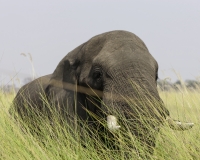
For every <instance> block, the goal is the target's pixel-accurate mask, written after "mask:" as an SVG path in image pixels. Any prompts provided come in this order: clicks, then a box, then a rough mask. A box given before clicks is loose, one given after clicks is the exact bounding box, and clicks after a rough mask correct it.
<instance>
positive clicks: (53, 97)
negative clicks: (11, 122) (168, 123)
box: [13, 31, 169, 154]
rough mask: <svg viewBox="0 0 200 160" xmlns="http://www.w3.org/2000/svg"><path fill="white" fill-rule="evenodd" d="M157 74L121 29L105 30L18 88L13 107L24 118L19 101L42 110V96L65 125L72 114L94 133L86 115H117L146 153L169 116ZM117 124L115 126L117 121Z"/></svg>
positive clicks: (154, 64) (153, 64) (148, 56)
mask: <svg viewBox="0 0 200 160" xmlns="http://www.w3.org/2000/svg"><path fill="white" fill-rule="evenodd" d="M157 72H158V64H157V62H156V60H155V59H154V58H153V57H152V55H151V54H150V53H149V51H148V49H147V47H146V45H145V44H144V43H143V41H142V40H141V39H140V38H139V37H137V36H136V35H135V34H133V33H130V32H127V31H111V32H106V33H103V34H100V35H97V36H95V37H93V38H91V39H90V40H89V41H87V42H86V43H83V44H82V45H80V46H78V47H77V48H75V49H74V50H72V51H71V52H69V53H68V54H67V55H66V56H65V57H64V58H63V59H62V60H61V61H60V63H59V64H58V66H57V67H56V69H55V71H54V72H53V73H52V74H50V75H46V76H43V77H40V78H38V79H36V80H34V81H32V82H30V83H29V84H26V85H25V86H23V87H22V88H21V89H20V90H19V92H18V93H17V95H16V97H15V99H14V103H13V104H14V107H15V110H16V111H17V112H18V113H19V115H21V117H23V118H25V117H26V116H27V115H26V111H25V110H26V107H24V103H25V101H28V104H29V105H31V104H34V105H35V106H37V107H36V108H37V109H38V110H42V106H43V105H44V104H43V101H42V99H41V97H40V93H41V92H42V93H44V94H45V96H46V97H47V98H48V99H49V100H50V101H51V102H52V103H53V104H54V106H55V107H57V108H58V110H61V114H62V116H63V117H64V118H65V119H66V121H70V118H69V117H71V118H72V119H73V117H74V116H75V114H76V115H78V116H79V118H80V119H81V120H82V121H85V122H87V123H88V124H89V125H91V126H92V127H93V128H94V129H95V127H97V125H93V117H92V116H91V115H90V114H89V113H88V111H89V112H92V113H93V114H95V115H98V116H99V117H102V119H105V120H106V117H107V116H108V115H114V116H115V115H116V116H117V113H120V114H121V115H123V116H122V117H124V118H125V119H126V120H127V121H130V122H131V128H130V129H131V130H132V134H134V135H135V136H136V137H137V138H138V140H140V141H141V142H142V144H143V145H146V146H148V147H147V148H148V152H149V153H151V154H152V153H153V148H154V146H155V138H156V135H157V133H158V132H159V126H160V125H162V124H163V122H164V120H165V119H166V118H167V117H169V111H168V110H167V109H166V108H165V106H164V104H163V102H162V100H161V99H160V97H159V94H158V91H157V86H156V85H157V77H158V76H157V74H158V73H157ZM128 101H129V102H130V103H129V102H128ZM75 103H76V105H75ZM154 104H155V105H154ZM141 117H142V118H141ZM118 120H119V125H121V123H123V120H122V119H121V118H120V117H119V118H118ZM118 128H119V127H118ZM121 128H123V124H122V126H121ZM111 129H112V128H111ZM119 129H120V128H119Z"/></svg>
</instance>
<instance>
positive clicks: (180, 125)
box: [166, 117, 194, 131]
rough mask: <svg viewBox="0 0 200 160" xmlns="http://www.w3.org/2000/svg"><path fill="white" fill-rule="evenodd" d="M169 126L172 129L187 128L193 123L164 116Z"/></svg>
mask: <svg viewBox="0 0 200 160" xmlns="http://www.w3.org/2000/svg"><path fill="white" fill-rule="evenodd" d="M166 120H167V122H168V124H169V127H170V128H171V129H173V130H180V131H181V130H188V129H190V128H192V127H193V126H194V123H182V122H180V121H177V120H173V119H172V118H171V117H167V118H166Z"/></svg>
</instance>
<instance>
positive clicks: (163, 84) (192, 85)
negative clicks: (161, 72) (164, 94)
mask: <svg viewBox="0 0 200 160" xmlns="http://www.w3.org/2000/svg"><path fill="white" fill-rule="evenodd" d="M157 87H158V88H159V89H160V90H162V91H170V90H181V89H187V90H197V89H200V81H196V80H186V81H180V80H177V81H176V82H174V83H172V82H170V81H167V80H158V82H157Z"/></svg>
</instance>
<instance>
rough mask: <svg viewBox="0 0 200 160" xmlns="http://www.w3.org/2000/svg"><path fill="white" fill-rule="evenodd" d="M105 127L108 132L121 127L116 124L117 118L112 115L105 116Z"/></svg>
mask: <svg viewBox="0 0 200 160" xmlns="http://www.w3.org/2000/svg"><path fill="white" fill-rule="evenodd" d="M107 125H108V129H109V130H110V131H115V130H118V129H119V128H120V127H121V126H119V125H118V124H117V118H116V117H115V116H113V115H108V116H107Z"/></svg>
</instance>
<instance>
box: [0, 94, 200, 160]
mask: <svg viewBox="0 0 200 160" xmlns="http://www.w3.org/2000/svg"><path fill="white" fill-rule="evenodd" d="M14 96H15V94H14V93H10V94H5V93H0V159H5V160H15V159H16V160H18V159H20V160H21V159H42V160H49V159H50V160H55V159H58V160H59V159H66V160H74V159H77V160H79V159H80V160H89V159H91V160H104V159H109V160H110V159H119V160H121V159H124V157H125V156H124V153H125V151H126V150H127V146H126V143H125V140H124V139H123V138H120V136H119V137H118V140H119V143H120V147H121V150H120V151H118V152H115V151H112V150H109V149H107V148H106V147H104V145H102V144H101V143H100V142H99V141H97V140H96V139H91V138H90V137H89V136H87V135H85V136H86V141H85V146H86V147H83V146H82V145H81V144H80V141H79V138H80V134H79V133H78V132H76V133H75V131H71V130H70V129H69V128H68V129H66V128H63V127H62V126H59V125H57V127H56V128H53V127H52V126H51V125H50V123H48V121H45V120H44V121H43V122H42V119H41V118H38V119H37V120H36V121H38V122H40V123H41V130H40V131H37V130H36V133H37V135H36V136H33V134H31V133H30V130H29V129H28V128H27V127H26V125H23V126H21V125H19V124H18V123H16V122H15V121H14V120H13V119H12V117H11V116H10V115H9V113H8V110H9V107H10V105H11V103H12V100H13V98H14ZM160 96H161V98H162V99H163V101H164V103H165V105H166V107H167V108H168V109H169V111H170V113H171V117H172V118H174V119H178V120H180V121H185V122H194V123H195V126H194V127H193V128H192V129H190V130H187V131H174V130H172V129H170V128H169V127H168V126H167V125H165V126H163V127H162V129H161V131H160V133H159V135H158V138H157V144H156V148H155V152H154V155H153V156H152V157H151V158H152V159H158V160H190V159H197V160H198V159H200V90H197V91H187V90H185V91H178V92H176V91H170V92H162V91H160ZM38 134H39V136H38ZM127 134H129V133H128V132H127ZM127 136H129V137H131V136H130V135H127ZM129 141H131V142H132V143H136V141H135V140H134V138H132V139H131V138H130V139H129ZM136 146H137V144H136ZM138 149H140V148H139V147H138ZM135 152H136V151H134V150H132V159H139V157H137V155H136V154H135Z"/></svg>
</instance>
